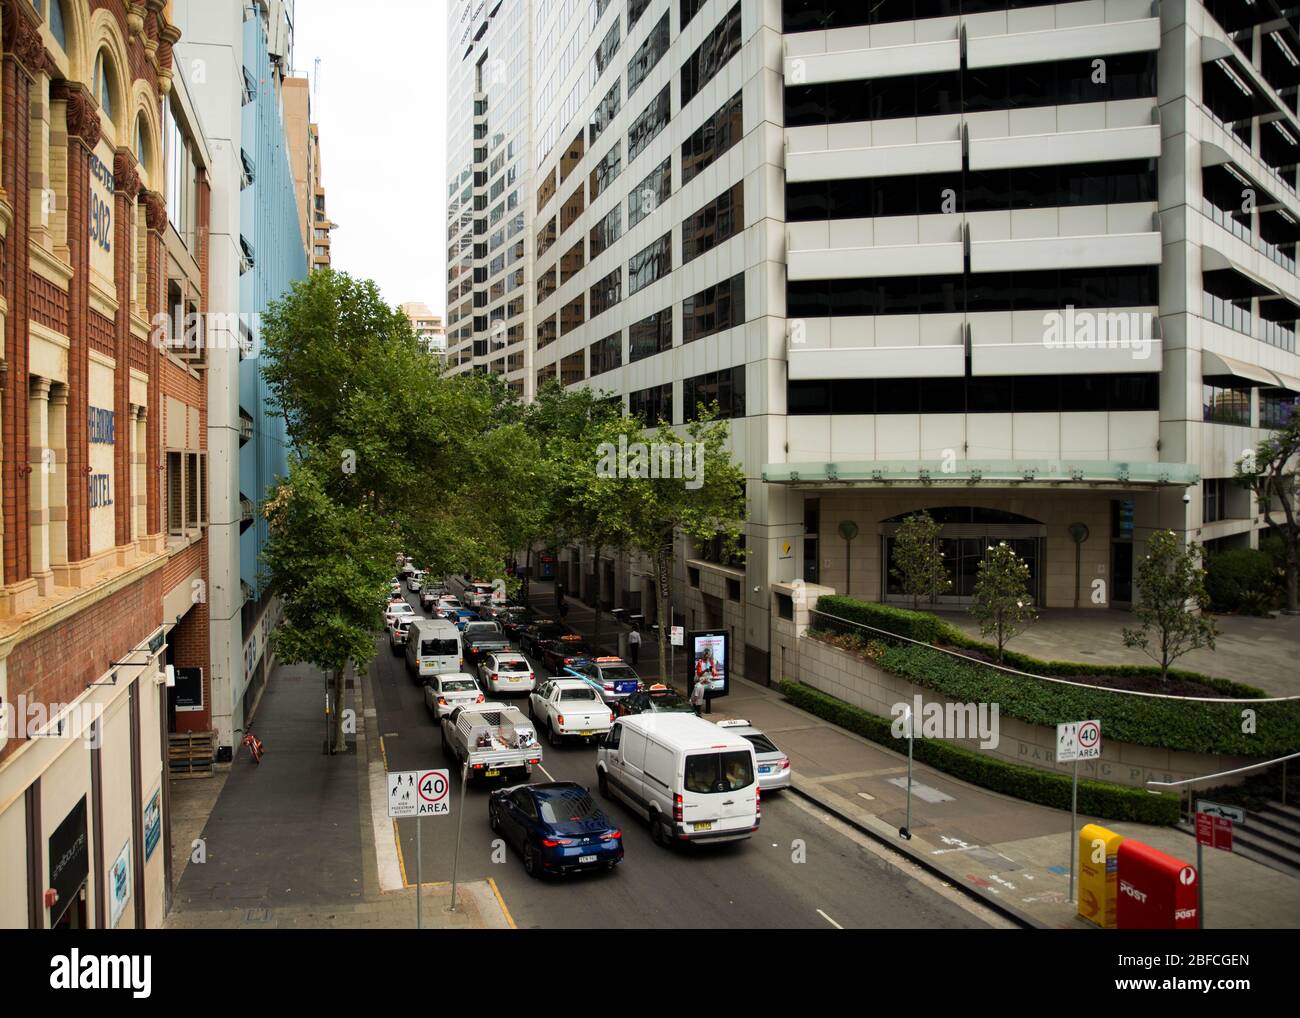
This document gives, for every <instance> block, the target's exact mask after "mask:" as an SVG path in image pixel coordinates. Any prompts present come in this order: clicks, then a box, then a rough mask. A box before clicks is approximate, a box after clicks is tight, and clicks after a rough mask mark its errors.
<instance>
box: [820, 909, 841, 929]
mask: <svg viewBox="0 0 1300 1018" xmlns="http://www.w3.org/2000/svg"><path fill="white" fill-rule="evenodd" d="M817 914H818V915H819V916H821V917H822V918H823V919H825V920H826V921H827V922H828V923H830V924H831V925H832V926H834V927H835V928H836V929H837V930H842V929H844V927H843V926H841V925H840V924H839V923H837V922H836V921H835V920H834V919H832V918H831V917H830V916H828V915H827V914H826V913H825V912H823V911H822V910H821V909H818V910H817Z"/></svg>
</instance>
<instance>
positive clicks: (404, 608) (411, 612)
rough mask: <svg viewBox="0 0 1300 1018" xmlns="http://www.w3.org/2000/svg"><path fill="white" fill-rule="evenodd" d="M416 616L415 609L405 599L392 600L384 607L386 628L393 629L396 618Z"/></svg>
mask: <svg viewBox="0 0 1300 1018" xmlns="http://www.w3.org/2000/svg"><path fill="white" fill-rule="evenodd" d="M416 617H417V613H416V611H415V609H414V608H413V607H411V605H409V604H407V603H406V602H405V601H390V602H388V607H387V608H385V609H384V628H385V629H391V628H392V625H393V620H394V619H398V618H410V619H413V618H416Z"/></svg>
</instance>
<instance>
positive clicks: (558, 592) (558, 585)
mask: <svg viewBox="0 0 1300 1018" xmlns="http://www.w3.org/2000/svg"><path fill="white" fill-rule="evenodd" d="M555 610H556V611H560V612H562V611H563V610H564V584H563V583H562V582H561V581H559V580H556V581H555Z"/></svg>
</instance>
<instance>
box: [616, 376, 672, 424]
mask: <svg viewBox="0 0 1300 1018" xmlns="http://www.w3.org/2000/svg"><path fill="white" fill-rule="evenodd" d="M627 409H628V413H629V414H631V415H632V416H633V417H639V418H640V419H641V421H642V422H643V423H644V424H645V425H646V427H649V428H652V427H654V426H655V425H657V424H659V423H660V422H661V421H662V422H663V423H665V424H672V422H673V386H672V383H671V382H665V383H664V384H663V385H654V386H651V387H650V388H649V389H639V390H637V391H636V392H630V393H628V397H627Z"/></svg>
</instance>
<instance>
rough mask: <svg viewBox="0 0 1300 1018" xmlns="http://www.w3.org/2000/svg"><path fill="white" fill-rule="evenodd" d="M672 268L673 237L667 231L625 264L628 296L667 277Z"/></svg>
mask: <svg viewBox="0 0 1300 1018" xmlns="http://www.w3.org/2000/svg"><path fill="white" fill-rule="evenodd" d="M672 268H673V235H672V232H671V231H669V232H668V233H665V234H664V235H663V236H662V237H660V238H659V239H658V240H656V241H655V242H654V243H653V244H650V245H648V246H647V247H645V248H643V249H642V250H640V251H638V252H637V253H636V254H634V255H633V256H632V258H631V259H630V260H629V261H628V263H627V292H628V296H631V295H632V294H634V293H636V292H637V291H639V290H642V289H644V288H645V287H647V286H649V285H650V284H651V283H653V282H654V281H655V280H657V279H662V278H663V277H664V276H666V275H668V273H669V272H671V271H672Z"/></svg>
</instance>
